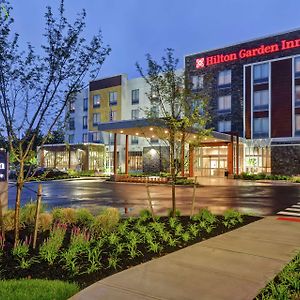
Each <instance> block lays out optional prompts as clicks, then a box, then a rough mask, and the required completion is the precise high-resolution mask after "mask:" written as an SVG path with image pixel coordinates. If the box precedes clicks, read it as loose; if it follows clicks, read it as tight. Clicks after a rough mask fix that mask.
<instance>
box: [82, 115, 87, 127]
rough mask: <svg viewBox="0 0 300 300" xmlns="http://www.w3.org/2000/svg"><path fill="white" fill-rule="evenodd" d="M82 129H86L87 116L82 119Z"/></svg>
mask: <svg viewBox="0 0 300 300" xmlns="http://www.w3.org/2000/svg"><path fill="white" fill-rule="evenodd" d="M82 128H83V129H87V116H84V117H82Z"/></svg>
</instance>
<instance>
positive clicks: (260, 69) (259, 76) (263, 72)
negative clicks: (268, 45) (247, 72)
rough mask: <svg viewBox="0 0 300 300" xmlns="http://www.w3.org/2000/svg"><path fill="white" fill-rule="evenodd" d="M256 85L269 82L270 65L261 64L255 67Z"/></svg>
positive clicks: (254, 78) (254, 77)
mask: <svg viewBox="0 0 300 300" xmlns="http://www.w3.org/2000/svg"><path fill="white" fill-rule="evenodd" d="M253 80H254V83H266V82H268V80H269V64H268V63H264V64H259V65H255V66H254V67H253Z"/></svg>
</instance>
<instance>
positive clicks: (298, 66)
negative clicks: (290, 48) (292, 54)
mask: <svg viewBox="0 0 300 300" xmlns="http://www.w3.org/2000/svg"><path fill="white" fill-rule="evenodd" d="M295 75H296V77H300V56H298V57H296V58H295Z"/></svg>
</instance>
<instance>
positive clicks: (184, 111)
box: [136, 49, 211, 216]
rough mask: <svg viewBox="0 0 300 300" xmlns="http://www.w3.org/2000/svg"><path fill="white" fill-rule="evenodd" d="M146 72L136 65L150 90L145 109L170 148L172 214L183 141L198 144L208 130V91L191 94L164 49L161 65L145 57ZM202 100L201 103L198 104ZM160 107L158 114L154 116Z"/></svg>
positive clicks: (149, 56) (171, 50)
mask: <svg viewBox="0 0 300 300" xmlns="http://www.w3.org/2000/svg"><path fill="white" fill-rule="evenodd" d="M146 58H147V66H148V69H147V72H146V73H145V72H144V71H143V69H142V67H141V66H140V64H138V63H137V64H136V66H137V69H138V71H139V73H140V74H141V76H142V77H143V78H144V79H145V81H146V82H147V83H148V85H149V87H150V92H149V93H148V94H147V96H148V98H149V100H150V107H149V108H147V109H146V110H145V112H146V115H147V117H148V118H149V119H150V120H153V123H154V124H160V125H161V126H160V127H161V129H160V130H159V132H158V137H159V138H160V139H161V140H163V141H165V142H166V143H167V144H168V145H169V147H170V170H171V177H172V214H173V216H175V212H176V194H175V183H176V178H177V175H178V173H179V171H180V168H181V166H182V164H184V163H185V161H184V159H182V155H181V153H182V149H183V147H184V145H185V143H186V142H189V143H190V144H198V143H199V142H201V140H202V138H203V137H204V136H208V135H209V134H210V132H211V129H207V128H206V127H207V123H208V121H209V119H210V118H209V113H208V109H207V101H208V92H207V90H206V89H202V90H201V91H199V92H198V93H197V94H193V93H192V91H191V88H190V83H189V81H188V79H187V78H186V76H185V74H184V73H183V72H180V71H178V70H177V69H178V59H176V58H174V50H173V49H167V50H166V54H165V56H163V57H162V59H161V60H162V63H161V64H159V63H158V62H157V61H155V60H154V59H152V57H151V55H150V54H147V56H146ZM199 99H201V101H199ZM157 108H159V114H157V112H158V110H157Z"/></svg>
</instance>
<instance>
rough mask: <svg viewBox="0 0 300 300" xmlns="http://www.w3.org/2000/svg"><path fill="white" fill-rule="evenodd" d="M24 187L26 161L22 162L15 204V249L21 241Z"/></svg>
mask: <svg viewBox="0 0 300 300" xmlns="http://www.w3.org/2000/svg"><path fill="white" fill-rule="evenodd" d="M23 185H24V161H21V162H20V173H19V176H18V179H17V194H16V203H15V218H14V228H15V241H14V247H16V245H17V243H18V240H19V229H20V228H19V227H20V206H21V193H22V189H23Z"/></svg>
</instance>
